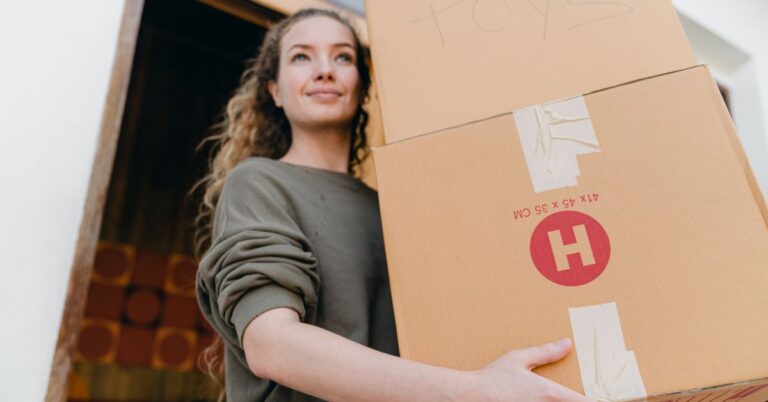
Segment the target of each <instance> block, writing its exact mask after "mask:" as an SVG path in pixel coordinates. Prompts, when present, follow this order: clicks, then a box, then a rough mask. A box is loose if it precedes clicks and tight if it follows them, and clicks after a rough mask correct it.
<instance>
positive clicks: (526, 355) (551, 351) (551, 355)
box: [513, 338, 572, 370]
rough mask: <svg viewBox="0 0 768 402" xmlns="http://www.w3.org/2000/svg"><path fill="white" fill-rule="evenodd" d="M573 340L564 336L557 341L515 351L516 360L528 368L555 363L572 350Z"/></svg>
mask: <svg viewBox="0 0 768 402" xmlns="http://www.w3.org/2000/svg"><path fill="white" fill-rule="evenodd" d="M571 347H572V344H571V340H570V339H568V338H563V339H561V340H559V341H557V342H552V343H546V344H544V345H539V346H533V347H530V348H527V349H521V350H517V351H515V352H513V353H514V354H515V360H516V361H517V362H518V363H520V364H521V365H522V366H523V367H525V368H527V369H528V370H532V369H533V368H535V367H538V366H543V365H545V364H549V363H554V362H556V361H558V360H560V359H562V358H563V357H565V355H567V354H568V353H569V352H570V351H571Z"/></svg>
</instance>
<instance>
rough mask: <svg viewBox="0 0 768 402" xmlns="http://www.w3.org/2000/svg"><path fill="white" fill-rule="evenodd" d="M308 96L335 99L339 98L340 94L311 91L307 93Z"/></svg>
mask: <svg viewBox="0 0 768 402" xmlns="http://www.w3.org/2000/svg"><path fill="white" fill-rule="evenodd" d="M309 96H318V97H337V96H341V94H340V93H339V92H336V91H312V92H310V93H309Z"/></svg>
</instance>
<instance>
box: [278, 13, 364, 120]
mask: <svg viewBox="0 0 768 402" xmlns="http://www.w3.org/2000/svg"><path fill="white" fill-rule="evenodd" d="M357 57H358V55H357V54H356V53H355V39H354V36H353V35H352V32H350V30H349V28H347V27H346V26H345V25H343V24H341V23H340V22H338V21H336V20H335V19H333V18H330V17H325V16H316V17H309V18H306V19H303V20H301V21H299V22H297V23H295V24H294V25H293V26H292V27H291V28H290V29H289V30H288V32H286V33H285V35H284V36H283V38H282V41H281V43H280V66H279V70H278V78H277V82H274V81H271V82H270V83H269V91H270V93H271V94H272V97H273V98H274V100H275V104H277V106H279V107H282V108H283V110H284V111H285V115H286V116H287V117H288V120H289V121H290V123H291V126H292V127H294V128H297V127H301V128H303V129H305V130H312V129H322V128H332V127H335V128H339V127H342V128H348V126H349V123H350V121H351V120H352V118H353V117H354V115H355V112H356V111H357V108H358V104H359V96H360V95H359V91H360V75H359V73H358V71H357V66H356V61H357V60H356V58H357Z"/></svg>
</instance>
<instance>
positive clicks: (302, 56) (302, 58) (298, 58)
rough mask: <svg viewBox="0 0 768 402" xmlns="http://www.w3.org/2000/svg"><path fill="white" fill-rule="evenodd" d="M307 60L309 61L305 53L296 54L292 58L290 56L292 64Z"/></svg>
mask: <svg viewBox="0 0 768 402" xmlns="http://www.w3.org/2000/svg"><path fill="white" fill-rule="evenodd" d="M308 60H309V56H307V55H306V54H305V53H296V54H294V55H293V56H291V61H292V62H296V61H308Z"/></svg>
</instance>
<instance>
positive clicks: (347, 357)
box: [198, 9, 586, 402]
mask: <svg viewBox="0 0 768 402" xmlns="http://www.w3.org/2000/svg"><path fill="white" fill-rule="evenodd" d="M367 68H368V67H367V64H366V55H365V52H364V49H363V47H362V46H361V44H360V41H359V39H358V37H357V35H356V34H355V31H354V29H353V28H352V27H351V25H350V24H349V22H347V21H346V20H345V19H343V18H341V17H340V16H339V15H337V14H336V13H333V12H330V11H326V10H315V9H311V10H303V11H300V12H299V13H297V14H295V15H293V16H291V17H289V18H287V19H286V20H284V21H282V22H281V23H279V24H277V25H276V26H275V27H274V28H272V29H271V30H270V32H269V33H268V34H267V36H266V38H265V40H264V44H263V46H262V49H261V51H260V54H259V57H258V59H257V60H256V61H255V63H254V64H252V65H251V66H250V67H249V68H248V69H247V71H246V72H245V73H244V75H243V79H242V84H241V87H240V88H239V89H238V91H237V94H236V95H235V96H234V97H233V98H232V99H231V100H230V102H229V104H228V105H227V116H226V120H225V122H224V123H223V125H222V127H223V130H222V133H221V134H220V135H219V136H218V137H217V138H218V140H219V145H220V146H219V148H218V151H217V154H216V156H215V157H214V159H213V160H212V164H211V173H210V175H209V176H208V177H206V179H205V181H204V185H205V187H206V194H205V205H206V206H207V208H208V209H207V211H208V212H209V213H210V215H211V216H212V217H213V222H212V223H213V225H212V226H213V227H212V233H211V234H212V236H211V246H210V248H209V249H208V251H207V253H206V254H205V256H204V258H203V259H202V261H201V263H200V268H199V272H198V298H199V301H200V306H201V308H202V310H203V313H204V315H205V316H206V318H207V319H208V320H209V321H210V322H211V324H212V325H213V326H214V328H216V330H217V332H219V334H220V335H221V337H222V338H223V340H224V343H225V354H226V359H225V365H226V390H227V397H228V399H229V400H230V401H234V402H237V401H255V400H266V401H305V400H316V399H315V398H320V399H323V400H337V401H380V400H387V401H431V400H467V401H471V400H478V401H512V400H524V401H536V400H566V401H586V399H584V397H582V396H580V395H578V394H577V393H575V392H572V391H570V390H567V389H565V388H563V387H561V386H559V385H557V384H554V383H552V382H550V381H548V380H546V379H544V378H542V377H539V376H537V375H535V374H533V373H531V371H530V370H531V369H532V368H533V367H536V366H538V365H542V364H547V363H550V362H553V361H556V360H559V359H561V358H562V357H563V356H565V355H566V354H567V353H568V352H569V350H570V347H571V346H570V342H569V341H568V340H567V339H565V340H563V341H560V342H558V343H552V344H548V345H544V346H540V347H535V348H530V349H525V350H519V351H512V352H509V353H508V354H506V355H505V356H503V357H501V358H500V359H498V360H497V361H495V362H493V363H492V364H490V365H488V366H487V367H485V368H483V369H481V370H478V371H471V372H469V371H467V372H464V371H458V370H450V369H445V368H440V367H434V366H429V365H426V364H421V363H416V362H412V361H408V360H405V359H401V358H398V357H396V355H397V345H396V343H395V341H396V335H395V327H394V320H393V313H392V305H391V300H390V294H389V285H388V282H387V277H386V265H385V260H384V252H383V245H382V240H381V227H380V221H379V212H378V203H377V198H376V193H375V192H374V191H373V190H371V189H370V188H368V187H366V186H365V185H364V184H363V183H362V182H361V181H359V180H358V179H356V178H355V177H354V176H353V175H352V174H351V173H352V172H353V170H354V168H355V167H356V166H357V165H358V164H359V163H360V160H361V157H362V156H363V150H364V147H365V142H366V141H365V140H366V137H365V126H366V122H367V115H366V113H365V112H364V110H363V109H362V105H363V103H364V102H365V101H366V98H367V93H368V87H369V86H370V77H369V73H368V69H367ZM214 205H215V213H213V212H214V211H212V209H213V207H214ZM309 395H312V397H311V396H309Z"/></svg>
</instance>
